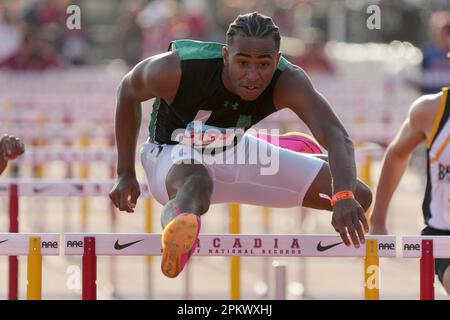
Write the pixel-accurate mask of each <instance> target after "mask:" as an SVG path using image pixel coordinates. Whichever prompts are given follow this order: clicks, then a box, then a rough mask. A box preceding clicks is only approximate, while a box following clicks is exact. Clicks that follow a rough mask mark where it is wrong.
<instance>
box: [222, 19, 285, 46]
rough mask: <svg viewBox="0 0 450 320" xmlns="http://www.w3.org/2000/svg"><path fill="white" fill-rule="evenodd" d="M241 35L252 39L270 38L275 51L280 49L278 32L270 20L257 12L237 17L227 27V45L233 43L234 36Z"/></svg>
mask: <svg viewBox="0 0 450 320" xmlns="http://www.w3.org/2000/svg"><path fill="white" fill-rule="evenodd" d="M237 34H239V35H243V36H245V37H252V38H264V37H267V36H270V35H271V36H272V38H273V40H274V41H275V45H276V47H277V50H278V49H280V39H281V37H280V31H279V30H278V27H277V26H276V25H275V24H274V23H273V20H272V18H270V17H267V16H264V15H262V14H260V13H259V12H252V13H247V14H243V15H239V16H238V17H237V18H236V19H235V20H234V21H233V22H232V23H231V24H230V25H229V27H228V31H227V45H228V46H229V45H230V44H231V43H232V42H233V37H234V36H235V35H237Z"/></svg>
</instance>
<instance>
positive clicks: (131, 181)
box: [109, 174, 141, 212]
mask: <svg viewBox="0 0 450 320" xmlns="http://www.w3.org/2000/svg"><path fill="white" fill-rule="evenodd" d="M140 195H141V190H140V187H139V182H138V181H137V179H136V175H135V174H122V175H119V177H118V178H117V182H116V184H115V185H114V187H113V188H112V189H111V191H110V192H109V198H110V199H111V201H112V202H113V203H114V205H115V206H116V207H117V208H118V209H119V210H120V211H126V212H134V208H135V207H136V202H137V199H138V198H139V196H140Z"/></svg>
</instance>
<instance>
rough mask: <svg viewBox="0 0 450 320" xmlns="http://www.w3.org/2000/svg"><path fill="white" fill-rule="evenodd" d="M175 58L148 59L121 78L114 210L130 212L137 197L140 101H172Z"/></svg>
mask: <svg viewBox="0 0 450 320" xmlns="http://www.w3.org/2000/svg"><path fill="white" fill-rule="evenodd" d="M177 61H179V60H178V57H177V56H176V55H175V54H173V53H171V52H168V53H164V54H160V55H157V56H153V57H150V58H148V59H146V60H144V61H142V62H140V63H139V64H137V65H136V66H135V67H134V68H133V70H131V71H130V72H129V73H128V74H127V75H125V77H124V78H123V79H122V81H121V83H120V86H119V89H118V92H117V106H116V115H115V132H116V143H117V152H118V163H117V175H118V180H117V183H116V184H115V186H114V187H113V189H112V190H111V192H110V198H111V200H112V201H113V203H114V204H115V206H116V207H117V208H119V209H120V210H122V211H127V212H133V211H134V210H133V208H134V206H135V205H136V201H137V198H138V197H139V195H140V190H139V184H138V182H137V179H136V171H135V154H136V143H137V138H138V133H139V129H140V124H141V102H142V101H146V100H149V99H151V98H154V97H161V98H163V99H166V100H167V101H171V99H173V97H174V96H175V93H176V89H177V87H178V82H179V77H180V73H181V72H180V71H179V62H177Z"/></svg>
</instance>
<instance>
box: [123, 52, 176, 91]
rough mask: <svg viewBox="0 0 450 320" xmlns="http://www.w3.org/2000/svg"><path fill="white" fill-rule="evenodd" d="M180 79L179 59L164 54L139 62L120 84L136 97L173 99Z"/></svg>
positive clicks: (174, 55)
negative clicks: (126, 86)
mask: <svg viewBox="0 0 450 320" xmlns="http://www.w3.org/2000/svg"><path fill="white" fill-rule="evenodd" d="M180 78H181V68H180V59H179V57H178V56H177V54H176V53H174V52H165V53H161V54H157V55H154V56H151V57H148V58H146V59H144V60H142V61H141V62H139V63H138V64H137V65H136V66H135V67H134V68H133V69H132V70H131V71H130V72H129V73H128V74H127V75H125V77H124V79H123V80H122V82H123V83H124V84H128V87H129V88H130V89H131V90H132V91H133V92H135V95H137V96H153V97H161V98H164V99H169V100H171V99H173V97H174V96H175V94H176V90H177V87H178V83H179V81H180Z"/></svg>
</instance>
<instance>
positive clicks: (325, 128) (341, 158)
mask: <svg viewBox="0 0 450 320" xmlns="http://www.w3.org/2000/svg"><path fill="white" fill-rule="evenodd" d="M285 72H287V73H286V74H285V75H282V76H281V77H280V80H279V84H277V87H281V89H280V90H279V92H280V93H281V95H280V94H278V93H276V97H278V98H277V100H278V101H276V105H277V106H288V107H289V108H290V109H291V110H293V111H294V112H295V113H296V114H297V115H298V116H299V117H300V118H301V119H302V120H303V121H304V122H305V123H306V125H307V126H308V127H309V128H310V130H311V132H312V133H313V135H314V137H315V138H316V139H317V140H318V142H319V143H320V144H321V145H322V146H324V147H325V148H326V149H327V150H328V159H329V165H330V170H331V175H332V181H333V182H332V183H333V186H332V190H333V194H334V193H336V192H338V191H341V190H351V191H353V192H355V189H356V183H357V180H356V165H355V160H354V148H353V143H352V141H351V140H350V138H349V136H348V134H347V132H346V130H345V128H344V126H343V125H342V123H341V121H340V120H339V119H338V117H337V116H336V114H335V113H334V111H333V110H332V108H331V106H330V104H329V103H328V102H327V101H326V99H325V98H324V97H323V96H322V95H321V94H320V93H318V92H317V91H316V90H315V88H314V86H313V85H312V83H311V81H310V79H309V78H308V76H307V75H306V74H305V72H304V71H303V70H302V69H300V68H298V67H295V66H292V67H290V68H289V69H288V70H286V71H285ZM276 90H277V88H276ZM332 225H333V227H334V228H335V230H336V231H337V232H339V234H340V235H341V237H342V239H343V241H344V242H345V243H346V244H347V245H350V241H349V238H348V236H347V231H348V233H349V235H350V238H351V239H352V240H353V242H354V244H355V245H357V244H358V240H357V239H358V238H359V239H360V240H361V241H363V239H364V230H363V229H362V227H364V229H365V231H366V232H368V231H369V230H368V224H367V220H366V218H365V215H364V209H363V208H362V207H361V205H360V204H359V203H358V202H357V201H356V200H352V199H349V200H345V201H339V202H338V203H337V204H336V205H335V206H334V207H333V217H332ZM361 225H362V226H361ZM356 235H358V238H357V237H356Z"/></svg>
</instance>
